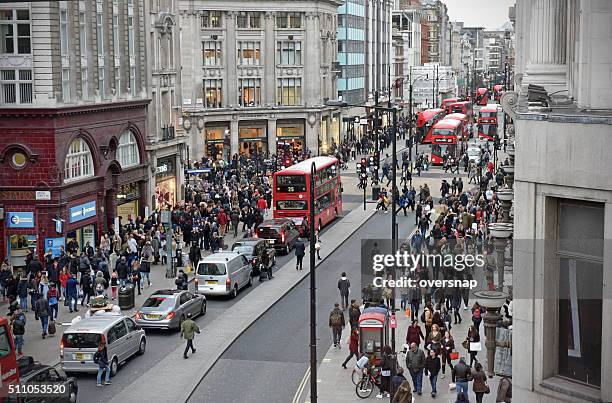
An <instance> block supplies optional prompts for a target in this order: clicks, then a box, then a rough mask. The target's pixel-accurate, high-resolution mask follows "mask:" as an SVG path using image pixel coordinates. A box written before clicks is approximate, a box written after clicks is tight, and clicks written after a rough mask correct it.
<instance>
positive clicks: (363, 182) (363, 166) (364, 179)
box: [358, 158, 368, 189]
mask: <svg viewBox="0 0 612 403" xmlns="http://www.w3.org/2000/svg"><path fill="white" fill-rule="evenodd" d="M358 165H359V187H361V188H364V189H365V187H366V186H367V184H368V160H367V159H366V158H362V159H361V162H359V164H358Z"/></svg>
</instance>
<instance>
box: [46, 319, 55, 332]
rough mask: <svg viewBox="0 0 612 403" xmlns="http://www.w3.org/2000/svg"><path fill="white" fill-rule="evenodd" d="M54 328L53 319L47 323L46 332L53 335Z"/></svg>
mask: <svg viewBox="0 0 612 403" xmlns="http://www.w3.org/2000/svg"><path fill="white" fill-rule="evenodd" d="M56 330H57V329H56V328H55V322H54V321H51V322H49V325H48V327H47V333H49V334H50V335H53V334H55V332H56Z"/></svg>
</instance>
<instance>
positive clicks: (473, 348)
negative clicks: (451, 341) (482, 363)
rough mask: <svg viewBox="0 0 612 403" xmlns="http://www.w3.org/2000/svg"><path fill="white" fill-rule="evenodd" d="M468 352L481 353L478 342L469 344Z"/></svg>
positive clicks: (480, 345) (480, 346)
mask: <svg viewBox="0 0 612 403" xmlns="http://www.w3.org/2000/svg"><path fill="white" fill-rule="evenodd" d="M470 351H482V344H480V342H476V343H470Z"/></svg>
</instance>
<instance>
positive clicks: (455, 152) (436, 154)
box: [431, 118, 463, 165]
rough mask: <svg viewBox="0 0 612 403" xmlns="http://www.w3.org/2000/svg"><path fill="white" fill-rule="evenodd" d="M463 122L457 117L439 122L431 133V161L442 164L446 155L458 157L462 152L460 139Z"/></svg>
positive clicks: (434, 163)
mask: <svg viewBox="0 0 612 403" xmlns="http://www.w3.org/2000/svg"><path fill="white" fill-rule="evenodd" d="M461 126H462V124H461V121H460V120H456V119H446V118H445V119H442V120H440V121H439V122H437V123H436V124H435V125H434V127H433V129H432V135H431V163H432V164H433V165H442V163H443V162H444V155H445V154H446V153H448V156H449V158H453V159H457V158H459V155H460V153H461V145H460V144H459V139H460V138H462V136H463V135H462V128H461Z"/></svg>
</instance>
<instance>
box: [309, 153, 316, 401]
mask: <svg viewBox="0 0 612 403" xmlns="http://www.w3.org/2000/svg"><path fill="white" fill-rule="evenodd" d="M316 173H317V166H316V165H315V163H314V161H313V163H312V165H311V166H310V200H309V203H310V401H311V402H312V403H317V289H316V283H315V252H316V251H315V224H314V222H315V208H314V203H315V197H314V189H315V174H316Z"/></svg>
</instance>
